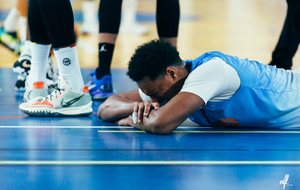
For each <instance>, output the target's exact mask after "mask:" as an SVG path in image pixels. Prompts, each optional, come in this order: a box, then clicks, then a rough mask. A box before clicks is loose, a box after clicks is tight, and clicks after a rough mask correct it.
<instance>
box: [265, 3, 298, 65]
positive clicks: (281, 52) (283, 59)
mask: <svg viewBox="0 0 300 190" xmlns="http://www.w3.org/2000/svg"><path fill="white" fill-rule="evenodd" d="M287 4H288V9H287V15H286V19H285V23H284V26H283V29H282V31H281V35H280V38H279V41H278V43H277V45H276V47H275V50H274V51H273V53H272V61H271V63H270V65H276V66H277V67H278V68H284V69H291V67H292V65H293V61H292V59H293V57H294V55H295V53H296V51H297V49H298V45H299V42H300V1H299V0H287Z"/></svg>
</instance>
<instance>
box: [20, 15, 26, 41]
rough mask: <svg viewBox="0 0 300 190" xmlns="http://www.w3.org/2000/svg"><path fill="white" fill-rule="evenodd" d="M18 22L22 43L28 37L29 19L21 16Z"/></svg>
mask: <svg viewBox="0 0 300 190" xmlns="http://www.w3.org/2000/svg"><path fill="white" fill-rule="evenodd" d="M18 21H19V36H20V40H21V42H25V41H26V37H27V18H26V17H22V16H20V17H19V20H18Z"/></svg>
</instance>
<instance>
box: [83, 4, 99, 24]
mask: <svg viewBox="0 0 300 190" xmlns="http://www.w3.org/2000/svg"><path fill="white" fill-rule="evenodd" d="M97 12H98V7H97V1H83V2H82V14H83V22H86V23H88V24H97V23H98V19H97Z"/></svg>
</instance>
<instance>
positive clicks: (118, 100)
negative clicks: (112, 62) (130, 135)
mask: <svg viewBox="0 0 300 190" xmlns="http://www.w3.org/2000/svg"><path fill="white" fill-rule="evenodd" d="M127 75H128V76H129V77H130V78H131V79H132V80H134V81H136V83H137V86H138V87H139V89H137V90H132V91H128V92H124V93H121V94H117V95H113V96H111V97H109V98H108V99H107V100H106V101H105V102H104V103H103V104H102V105H101V106H100V107H99V110H98V117H99V118H101V119H102V120H104V121H108V122H117V123H118V124H120V125H131V126H132V127H134V128H137V129H141V130H145V131H147V132H150V133H154V134H169V133H171V132H172V131H173V130H175V129H176V128H177V127H178V126H179V125H180V124H181V123H183V122H184V121H185V120H186V119H187V118H188V117H189V118H190V119H191V120H192V121H194V122H196V123H197V124H200V125H207V126H215V127H224V126H229V127H269V128H287V127H299V126H300V69H298V70H294V71H290V70H284V69H277V68H276V67H275V66H268V65H264V64H261V63H259V62H257V61H250V60H248V59H239V58H238V57H234V56H230V55H225V54H223V53H221V52H216V51H215V52H207V53H205V54H203V55H201V56H200V57H198V58H196V59H194V60H186V61H182V60H181V58H180V57H179V53H178V51H177V50H176V49H175V48H174V47H173V46H172V45H171V44H169V43H166V42H163V41H158V40H153V41H150V42H149V43H146V44H143V45H142V46H140V47H138V48H137V50H136V52H135V53H134V55H133V56H132V57H131V60H130V62H129V66H128V73H127ZM161 104H164V105H163V106H160V105H161ZM136 117H137V118H136Z"/></svg>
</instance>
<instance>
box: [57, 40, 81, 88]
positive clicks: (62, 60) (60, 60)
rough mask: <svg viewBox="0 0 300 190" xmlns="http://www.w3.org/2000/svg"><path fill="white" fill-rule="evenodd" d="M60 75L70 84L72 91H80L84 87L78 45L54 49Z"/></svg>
mask: <svg viewBox="0 0 300 190" xmlns="http://www.w3.org/2000/svg"><path fill="white" fill-rule="evenodd" d="M54 54H55V57H56V61H57V66H58V70H59V76H62V77H63V78H64V79H65V80H66V81H67V83H68V84H69V86H70V88H71V89H72V91H74V92H77V93H80V92H82V89H83V87H84V84H83V80H82V75H81V71H80V66H79V60H78V55H77V49H76V46H75V45H74V46H71V47H66V48H61V49H54Z"/></svg>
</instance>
